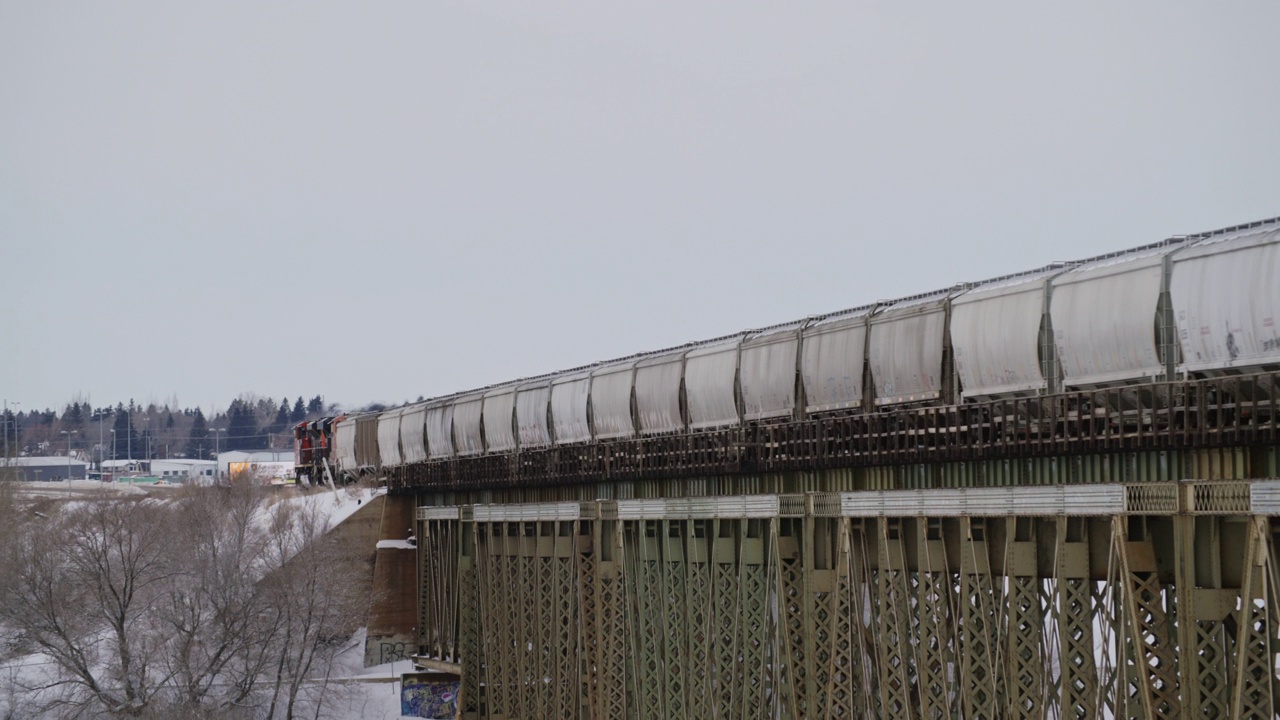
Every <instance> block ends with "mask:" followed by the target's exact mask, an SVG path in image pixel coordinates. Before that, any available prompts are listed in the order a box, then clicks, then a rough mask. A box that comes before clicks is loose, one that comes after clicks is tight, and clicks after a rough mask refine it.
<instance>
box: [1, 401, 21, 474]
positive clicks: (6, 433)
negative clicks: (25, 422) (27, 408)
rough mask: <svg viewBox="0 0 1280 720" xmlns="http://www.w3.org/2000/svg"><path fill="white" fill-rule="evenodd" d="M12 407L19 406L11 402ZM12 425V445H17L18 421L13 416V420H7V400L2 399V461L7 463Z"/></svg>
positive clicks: (15, 402)
mask: <svg viewBox="0 0 1280 720" xmlns="http://www.w3.org/2000/svg"><path fill="white" fill-rule="evenodd" d="M13 404H14V405H21V404H22V403H20V402H18V401H17V400H14V401H13ZM10 425H13V444H14V445H15V446H16V445H17V444H18V420H17V417H16V416H15V417H14V419H13V420H10V419H9V398H4V460H5V462H6V463H8V462H9V426H10Z"/></svg>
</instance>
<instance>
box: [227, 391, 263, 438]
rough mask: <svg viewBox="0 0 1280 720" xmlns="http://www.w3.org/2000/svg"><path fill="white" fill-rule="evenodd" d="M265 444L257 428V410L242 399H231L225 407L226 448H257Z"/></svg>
mask: <svg viewBox="0 0 1280 720" xmlns="http://www.w3.org/2000/svg"><path fill="white" fill-rule="evenodd" d="M265 446H266V441H265V440H264V439H263V438H262V436H261V434H260V432H259V430H258V415H257V411H256V410H255V409H254V407H253V406H252V405H250V404H249V403H247V402H245V401H243V400H240V399H238V398H237V399H235V400H232V401H231V407H229V408H227V449H228V450H258V449H260V448H262V447H265Z"/></svg>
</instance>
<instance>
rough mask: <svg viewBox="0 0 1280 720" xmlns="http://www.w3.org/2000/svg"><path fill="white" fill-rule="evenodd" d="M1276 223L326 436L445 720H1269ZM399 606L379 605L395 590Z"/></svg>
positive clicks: (388, 415) (638, 360)
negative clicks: (454, 697)
mask: <svg viewBox="0 0 1280 720" xmlns="http://www.w3.org/2000/svg"><path fill="white" fill-rule="evenodd" d="M1277 280H1280V226H1278V225H1277V223H1276V222H1275V221H1267V222H1263V223H1252V224H1249V225H1245V226H1240V227H1237V228H1229V229H1226V230H1222V231H1214V232H1211V233H1200V234H1196V235H1189V236H1185V237H1179V238H1172V239H1169V240H1165V241H1162V242H1160V243H1155V244H1152V245H1147V246H1143V247H1140V248H1136V249H1134V250H1130V251H1125V252H1122V253H1116V254H1114V255H1109V256H1104V257H1101V258H1091V259H1088V260H1083V261H1080V262H1077V263H1063V264H1056V265H1054V266H1047V267H1045V268H1040V269H1037V270H1035V271H1031V272H1029V273H1025V274H1020V275H1017V276H1010V277H1007V278H996V279H994V280H991V281H986V282H983V283H971V284H965V285H962V286H956V287H954V288H949V289H947V290H945V291H940V292H937V293H931V294H926V295H922V296H915V297H912V298H907V299H904V300H901V301H894V302H891V303H878V304H876V305H875V306H869V307H866V308H859V309H855V310H854V311H844V312H842V313H836V314H833V315H831V316H821V317H817V318H808V319H806V320H803V321H798V322H797V323H794V324H790V325H785V326H776V327H773V328H764V329H761V330H755V331H748V332H745V333H741V334H739V335H736V336H729V337H727V338H718V339H716V340H713V341H708V342H705V343H694V344H690V345H688V346H682V347H680V348H673V349H669V350H665V351H659V352H657V353H649V354H643V355H640V356H636V357H632V358H624V359H621V360H618V361H610V362H608V363H600V364H597V365H593V366H587V367H584V368H577V369H574V370H571V371H566V372H565V373H557V374H554V375H551V376H543V377H539V378H531V379H525V380H521V381H518V382H514V383H507V384H502V385H495V386H492V387H489V388H484V389H481V390H477V391H472V392H468V393H460V394H458V395H455V396H449V397H447V398H438V399H434V400H431V401H427V402H425V403H421V404H417V405H411V406H408V407H405V408H397V409H394V410H391V411H387V412H384V413H380V414H369V415H362V416H353V417H349V418H340V419H336V420H335V422H334V424H333V428H334V434H333V443H332V454H333V460H334V464H335V465H336V466H337V468H338V469H339V471H342V472H372V473H375V474H376V475H377V476H379V477H382V478H384V479H385V481H386V483H387V485H388V488H389V492H390V494H391V497H390V498H389V500H390V501H392V502H393V503H397V504H398V505H399V507H400V508H401V509H402V511H403V512H404V513H406V514H411V516H412V517H413V518H414V519H415V522H416V528H417V531H416V534H417V537H418V545H417V552H416V556H417V560H416V562H417V568H416V574H417V576H418V579H417V582H416V584H415V585H414V586H415V587H416V595H415V597H414V598H413V601H414V602H415V603H416V606H417V619H416V626H415V627H414V629H413V638H412V642H413V644H414V645H415V646H416V649H417V654H416V656H417V660H418V662H419V663H420V664H421V665H423V666H425V667H429V668H433V669H436V670H442V671H447V672H452V673H456V674H457V675H459V676H460V678H461V688H462V690H461V696H460V697H461V706H462V712H463V716H464V717H468V718H488V719H491V720H496V719H499V718H502V719H508V720H510V719H514V718H609V719H615V718H616V719H633V718H634V719H640V718H749V717H759V718H864V717H883V718H957V717H963V718H1110V717H1116V718H1191V717H1195V718H1215V717H1222V718H1228V717H1229V718H1246V717H1247V718H1274V717H1276V713H1277V709H1280V704H1278V703H1280V698H1278V697H1277V690H1278V689H1280V685H1278V682H1277V652H1280V637H1277V632H1278V631H1280V611H1278V607H1277V598H1278V597H1280V577H1278V576H1277V564H1276V562H1277V531H1278V530H1280V480H1276V479H1275V478H1280V455H1278V452H1280V333H1277V331H1276V322H1275V318H1276V317H1277V316H1278V315H1280V291H1277V287H1280V284H1278V283H1277V282H1276V281H1277ZM407 587H409V585H408V584H405V585H404V586H403V588H407Z"/></svg>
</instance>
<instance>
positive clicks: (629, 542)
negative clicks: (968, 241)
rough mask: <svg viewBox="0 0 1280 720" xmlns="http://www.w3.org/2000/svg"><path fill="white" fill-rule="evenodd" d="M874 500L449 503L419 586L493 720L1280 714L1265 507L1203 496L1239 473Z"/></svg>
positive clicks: (469, 700)
mask: <svg viewBox="0 0 1280 720" xmlns="http://www.w3.org/2000/svg"><path fill="white" fill-rule="evenodd" d="M1270 487H1271V486H1268V488H1270ZM1246 489H1247V488H1246ZM1270 491H1271V490H1268V492H1270ZM1274 491H1275V492H1276V493H1277V495H1276V497H1277V498H1280V483H1277V484H1276V485H1275V486H1274ZM1215 493H1216V495H1215ZM879 497H881V500H882V502H883V504H882V505H880V506H876V505H872V504H870V503H868V502H866V501H865V500H864V497H863V496H858V497H849V498H844V499H843V500H842V501H841V502H843V504H840V503H836V502H831V501H830V499H829V498H828V499H824V498H816V497H807V498H801V501H800V502H791V503H788V504H784V503H781V502H777V501H774V502H773V504H772V505H770V504H769V503H764V504H763V505H760V506H756V505H749V504H745V501H743V502H737V503H736V504H732V505H729V507H730V508H731V509H732V512H734V513H741V514H740V515H737V516H733V515H729V516H727V517H718V516H716V514H717V513H723V512H724V510H723V508H718V507H717V506H715V505H714V504H710V503H706V501H704V500H700V499H697V498H693V499H689V500H687V501H685V500H680V501H674V500H670V499H662V498H653V499H647V500H635V501H628V500H622V501H599V502H592V503H583V504H577V503H575V504H572V505H564V504H560V505H556V506H555V507H554V508H550V509H548V510H545V511H544V510H543V509H542V508H540V507H534V506H523V507H519V508H515V509H512V510H511V511H510V512H509V513H508V516H501V513H502V512H503V511H502V510H500V509H499V510H490V509H487V508H483V513H484V514H485V517H484V518H483V519H480V518H475V519H473V518H471V517H469V516H468V513H469V512H470V511H469V510H468V511H465V512H459V513H458V517H459V519H456V520H447V521H446V520H432V521H431V525H430V527H429V528H428V529H426V530H424V531H423V532H422V537H423V543H424V545H423V548H422V552H423V553H427V554H439V555H443V554H445V553H449V554H450V556H451V558H452V559H449V560H446V559H445V558H444V557H437V558H432V559H428V558H422V560H421V565H420V567H421V568H423V572H424V573H426V572H435V573H437V574H438V577H437V578H435V581H436V582H437V583H442V584H451V585H452V586H453V587H451V588H434V589H427V588H421V589H420V590H419V591H418V592H419V597H420V598H427V599H428V602H429V603H430V604H429V605H428V608H429V610H424V611H423V612H424V615H423V618H424V620H423V622H424V625H426V624H427V623H434V622H446V623H447V622H454V623H456V627H455V628H453V629H449V628H444V627H424V628H423V630H422V634H421V640H420V642H421V648H420V652H422V653H423V654H425V655H426V656H427V657H428V658H433V659H435V660H438V661H440V662H441V663H443V664H445V665H448V664H449V663H450V662H454V661H455V660H456V664H455V665H454V666H455V667H456V668H457V669H458V671H460V673H461V675H462V713H463V716H464V717H468V718H476V719H478V718H485V719H486V720H515V719H516V718H582V719H584V720H585V719H586V718H605V719H607V720H641V719H642V718H690V719H693V718H699V719H701V718H707V717H711V718H768V719H769V720H799V718H840V719H842V720H843V719H848V718H864V717H865V718H892V719H893V720H898V719H899V718H922V719H924V718H927V719H929V720H935V719H936V720H940V719H943V718H946V719H948V720H949V719H951V718H983V717H990V718H1011V719H1012V718H1098V719H1101V718H1106V717H1116V718H1144V719H1148V718H1162V717H1164V718H1175V717H1176V718H1191V717H1195V718H1215V717H1223V718H1272V719H1274V718H1276V717H1277V715H1276V710H1277V705H1276V697H1277V695H1278V690H1280V685H1278V683H1277V676H1276V671H1275V665H1276V660H1277V651H1280V645H1278V640H1277V635H1276V633H1277V632H1280V611H1278V609H1277V607H1276V604H1275V598H1276V597H1277V587H1278V586H1280V578H1277V573H1276V571H1275V570H1276V560H1275V555H1276V552H1275V545H1276V539H1275V538H1276V535H1275V533H1274V532H1273V530H1272V526H1271V522H1270V521H1269V520H1268V519H1267V518H1266V517H1265V516H1262V515H1260V514H1250V513H1243V514H1240V513H1239V510H1238V509H1233V510H1232V512H1235V513H1237V514H1233V515H1224V514H1216V513H1218V512H1219V511H1217V510H1213V509H1210V508H1207V506H1200V505H1195V504H1188V503H1192V501H1194V500H1195V499H1196V498H1207V499H1208V500H1211V501H1212V502H1214V503H1229V502H1235V503H1239V498H1241V497H1243V498H1245V500H1246V501H1247V500H1249V498H1250V496H1249V495H1248V494H1247V493H1245V494H1244V495H1241V493H1240V492H1239V489H1238V488H1226V489H1219V488H1213V489H1211V491H1210V490H1205V491H1203V492H1201V491H1200V490H1199V489H1196V491H1195V492H1191V491H1190V490H1187V489H1186V488H1182V489H1175V490H1174V492H1172V493H1164V492H1163V491H1162V490H1161V488H1160V487H1159V486H1154V485H1149V486H1145V487H1142V488H1141V492H1137V493H1134V494H1133V495H1130V496H1128V497H1129V498H1131V499H1135V502H1136V503H1137V504H1135V505H1133V506H1128V505H1121V506H1119V507H1120V510H1121V511H1119V512H1112V513H1103V514H1099V513H1089V514H1085V513H1080V514H1075V515H1069V514H1054V515H1041V516H1027V515H1018V514H1017V509H1018V507H1019V506H1018V505H1016V504H1011V505H1009V506H1008V507H1009V511H1008V512H1006V513H1005V514H1003V515H1000V514H999V511H1000V506H998V505H987V506H983V507H984V510H985V512H984V514H982V515H973V516H966V515H964V514H963V513H959V512H954V511H952V512H950V514H944V513H941V512H940V513H939V514H938V515H937V516H930V515H925V514H911V515H907V514H902V515H899V516H895V515H893V512H894V509H895V508H897V507H900V506H897V505H894V504H893V502H892V501H893V498H892V497H891V496H879ZM1120 497H1121V500H1124V499H1125V497H1126V496H1124V495H1121V496H1120ZM1253 497H1255V498H1256V497H1261V496H1259V495H1258V494H1257V493H1256V492H1255V493H1254V496H1253ZM1223 498H1226V500H1223ZM1233 498H1235V499H1233ZM962 499H963V498H962ZM753 502H754V501H753ZM699 503H705V504H699ZM1224 506H1225V505H1224ZM963 507H967V508H971V509H972V508H975V507H978V505H977V503H976V502H975V501H973V500H972V499H970V500H968V501H966V502H965V503H964V504H963ZM1064 507H1069V506H1064ZM1090 507H1094V506H1093V505H1091V506H1090ZM1128 507H1136V508H1140V511H1139V510H1127V509H1125V508H1128ZM1215 507H1216V506H1215ZM1230 507H1232V508H1238V504H1237V505H1236V506H1230ZM1277 508H1280V503H1278V504H1277ZM1246 509H1247V508H1246ZM942 510H944V511H947V510H952V508H948V507H942ZM481 511H482V508H480V507H479V506H477V508H476V510H475V514H476V515H481V514H482V512H481ZM543 512H545V513H546V516H543V515H542V514H540V513H543ZM1162 513H1163V514H1162ZM495 515H496V516H500V517H498V518H497V519H495ZM432 538H439V539H440V542H437V541H436V540H434V539H432ZM448 598H455V599H453V600H447V599H448ZM450 603H452V604H453V605H454V607H452V608H450V607H447V606H448V605H449V604H450ZM424 604H426V603H424ZM434 618H446V620H443V621H438V620H435V619H434ZM447 618H455V619H454V620H448V619H447ZM450 632H452V633H453V635H454V637H455V640H454V641H449V640H448V639H447V638H448V634H449V633H450ZM455 645H456V648H457V649H456V650H453V649H452V647H454V646H455ZM450 653H453V654H455V655H456V658H455V660H450Z"/></svg>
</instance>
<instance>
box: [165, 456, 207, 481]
mask: <svg viewBox="0 0 1280 720" xmlns="http://www.w3.org/2000/svg"><path fill="white" fill-rule="evenodd" d="M217 468H218V463H217V462H215V461H213V460H187V459H173V460H152V461H151V475H153V476H155V477H158V478H161V479H164V480H169V481H171V482H191V481H193V480H201V481H212V480H213V474H214V473H215V472H217Z"/></svg>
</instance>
